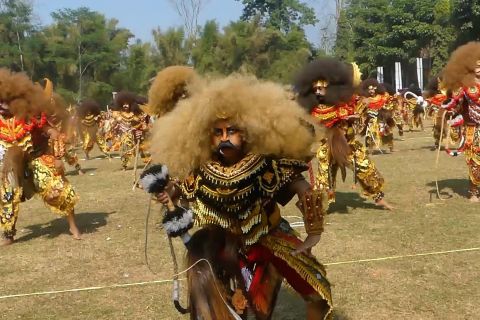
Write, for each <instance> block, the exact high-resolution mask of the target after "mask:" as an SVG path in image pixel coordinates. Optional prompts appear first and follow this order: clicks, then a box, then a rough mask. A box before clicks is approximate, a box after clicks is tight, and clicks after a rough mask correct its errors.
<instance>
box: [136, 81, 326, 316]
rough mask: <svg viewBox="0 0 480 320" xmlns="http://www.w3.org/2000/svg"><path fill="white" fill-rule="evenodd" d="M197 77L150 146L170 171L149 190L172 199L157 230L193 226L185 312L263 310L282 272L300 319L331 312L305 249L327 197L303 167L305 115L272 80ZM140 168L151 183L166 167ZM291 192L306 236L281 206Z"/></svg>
mask: <svg viewBox="0 0 480 320" xmlns="http://www.w3.org/2000/svg"><path fill="white" fill-rule="evenodd" d="M202 82H203V84H202V89H201V90H199V91H195V90H193V91H190V94H189V96H188V97H185V98H184V99H181V100H177V103H175V104H174V108H173V109H171V110H169V111H168V112H166V113H165V114H164V115H162V116H161V117H159V118H158V119H157V120H156V121H155V124H154V128H153V138H152V148H151V151H152V157H153V159H154V160H155V161H157V162H158V163H162V164H165V165H166V166H167V167H168V168H169V173H170V176H171V177H172V179H171V181H170V183H169V184H168V186H167V187H166V188H165V190H167V192H160V193H158V194H157V199H158V200H159V201H161V202H162V203H164V204H166V205H168V206H170V207H171V208H169V213H167V215H166V217H165V219H164V227H165V230H166V231H167V233H168V234H169V235H171V236H178V235H179V234H180V233H182V234H183V235H185V232H186V230H183V229H188V228H189V227H191V222H190V221H191V219H192V218H193V219H194V223H195V224H196V225H197V226H199V227H200V230H199V231H197V232H196V233H195V234H193V236H192V237H191V238H189V237H186V236H182V240H184V242H186V246H187V262H188V266H189V267H190V269H189V271H188V286H189V301H190V307H189V311H190V313H191V319H240V318H244V317H247V316H248V315H253V316H255V318H256V319H270V318H271V315H272V311H273V308H274V306H275V302H276V298H277V296H278V292H279V289H280V285H281V283H282V280H284V279H285V280H286V281H287V282H288V283H289V284H290V285H291V287H293V289H295V291H297V292H298V293H299V294H300V295H301V296H302V297H303V298H304V300H305V302H306V308H307V319H332V316H333V315H332V297H331V291H330V284H329V282H328V280H327V278H326V272H325V269H324V267H323V266H322V265H321V264H320V263H319V262H318V261H317V260H316V258H315V257H314V256H313V255H312V254H311V253H310V248H311V247H313V246H314V245H316V244H317V243H318V242H319V240H320V235H321V233H322V232H323V226H324V224H323V220H324V214H325V209H324V207H323V199H325V197H324V194H323V193H321V192H313V190H312V189H311V186H310V185H309V183H308V182H306V180H305V179H304V177H303V176H302V172H303V171H305V170H306V169H307V163H306V162H305V161H306V160H309V159H311V158H312V157H313V154H312V152H311V144H312V143H313V141H314V136H313V135H314V130H312V124H309V123H308V120H310V117H309V115H308V114H307V113H305V111H304V110H302V108H300V107H299V106H298V105H297V104H296V103H295V101H292V100H291V99H288V98H287V95H286V94H285V91H284V88H283V87H282V86H280V85H277V84H274V83H271V82H263V81H260V80H258V79H256V78H254V77H247V76H240V75H232V76H229V77H227V78H224V79H218V80H212V81H211V82H208V83H207V82H206V81H202ZM146 176H147V177H144V178H145V179H144V181H145V182H146V183H145V186H144V189H145V190H151V188H150V186H153V185H163V184H162V183H156V182H155V180H162V179H163V180H164V179H166V178H165V177H166V171H165V170H164V169H163V166H162V167H160V168H159V170H158V171H157V173H155V174H153V173H152V175H150V176H149V175H148V174H147V175H146ZM142 181H143V180H142ZM167 181H168V180H167ZM142 185H143V184H142ZM296 195H297V196H298V198H299V201H298V207H299V208H300V210H301V212H302V214H303V217H304V222H305V229H306V232H307V238H306V239H305V241H301V240H300V239H299V238H298V236H297V235H296V233H295V232H294V231H293V229H292V228H291V227H290V225H289V224H288V222H287V221H286V220H284V219H283V218H282V217H281V215H280V212H281V209H280V206H285V205H286V204H287V203H289V202H290V201H291V200H292V199H293V197H295V196H296ZM180 200H183V201H181V202H179V201H180ZM173 204H175V205H176V206H175V207H173ZM180 204H183V205H185V206H188V207H189V208H190V210H191V211H193V214H192V212H191V211H190V210H188V211H187V210H186V209H183V208H182V207H180V206H179V205H180ZM182 212H183V213H182ZM182 228H183V229H182ZM179 230H182V232H179ZM204 260H208V262H209V264H207V263H206V262H205V261H204ZM209 265H210V266H211V268H212V269H210V267H209Z"/></svg>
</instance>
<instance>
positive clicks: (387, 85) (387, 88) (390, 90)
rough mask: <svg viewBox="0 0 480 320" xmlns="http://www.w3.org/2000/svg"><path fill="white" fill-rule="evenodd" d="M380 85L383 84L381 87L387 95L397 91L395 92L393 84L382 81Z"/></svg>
mask: <svg viewBox="0 0 480 320" xmlns="http://www.w3.org/2000/svg"><path fill="white" fill-rule="evenodd" d="M382 85H383V87H384V88H385V91H386V92H387V93H388V94H389V95H391V96H393V95H395V94H396V93H397V92H396V91H395V87H394V86H393V85H391V84H390V83H388V82H384V83H382Z"/></svg>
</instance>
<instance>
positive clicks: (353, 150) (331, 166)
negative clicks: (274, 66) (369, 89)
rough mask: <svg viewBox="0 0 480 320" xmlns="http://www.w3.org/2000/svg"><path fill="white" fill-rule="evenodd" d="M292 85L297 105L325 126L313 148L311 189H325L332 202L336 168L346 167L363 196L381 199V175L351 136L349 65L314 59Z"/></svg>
mask: <svg viewBox="0 0 480 320" xmlns="http://www.w3.org/2000/svg"><path fill="white" fill-rule="evenodd" d="M295 89H296V90H297V91H298V95H297V99H298V102H299V103H300V105H301V106H303V107H304V108H305V109H307V110H308V111H309V112H310V113H311V115H312V116H313V117H314V118H316V119H317V121H318V124H319V125H321V126H323V127H324V128H326V130H327V138H325V139H322V140H321V141H320V143H319V146H318V149H317V154H316V159H317V162H318V166H317V172H316V174H315V182H314V183H315V190H318V191H324V192H327V193H328V195H329V199H328V200H329V202H330V203H332V202H335V181H336V175H337V172H338V170H339V169H340V170H341V172H342V178H345V175H346V171H345V169H346V168H349V169H350V170H352V171H353V174H354V179H355V182H358V183H360V185H361V187H362V189H363V193H364V194H365V195H366V196H369V197H372V199H373V200H375V201H379V200H381V199H383V197H384V193H383V185H384V179H383V177H382V176H381V175H380V173H379V172H378V170H377V169H376V167H375V164H374V163H373V162H372V161H371V159H370V158H369V157H368V155H367V149H366V148H365V146H364V145H363V144H362V143H360V142H359V141H357V140H356V138H355V130H354V125H353V124H354V122H355V118H357V117H356V116H355V110H357V99H356V98H355V97H354V96H353V91H354V88H353V82H352V71H351V68H350V67H349V66H348V65H347V64H345V63H343V62H340V61H337V60H335V59H333V58H323V59H319V60H316V61H314V62H312V63H310V64H309V65H307V66H306V67H305V68H304V69H303V70H302V71H301V72H300V73H299V75H298V77H297V81H296V83H295ZM316 90H318V91H319V92H321V90H324V94H323V95H316Z"/></svg>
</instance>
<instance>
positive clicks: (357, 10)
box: [334, 0, 480, 79]
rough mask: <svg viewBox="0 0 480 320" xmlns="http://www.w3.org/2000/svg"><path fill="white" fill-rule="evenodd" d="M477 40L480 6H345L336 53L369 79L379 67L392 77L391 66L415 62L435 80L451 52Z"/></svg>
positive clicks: (412, 0)
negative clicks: (352, 63)
mask: <svg viewBox="0 0 480 320" xmlns="http://www.w3.org/2000/svg"><path fill="white" fill-rule="evenodd" d="M479 37H480V1H478V0H346V1H345V4H344V7H343V8H342V10H341V12H340V17H339V21H338V27H337V39H336V43H335V48H334V52H335V55H336V56H338V57H340V58H342V59H346V60H349V61H356V62H357V63H358V64H359V65H360V68H361V70H362V71H363V73H364V74H367V75H372V74H374V73H375V70H376V67H377V66H385V67H387V68H388V69H389V70H388V71H389V72H390V74H391V72H392V69H393V65H394V62H401V63H402V64H404V65H407V66H408V65H410V66H411V65H412V64H413V63H414V62H415V58H423V60H424V63H425V64H426V68H427V69H429V71H430V73H431V74H438V73H439V72H440V71H441V69H442V68H443V66H444V65H445V64H446V62H447V60H448V57H449V55H450V53H451V51H452V50H454V49H455V48H456V47H458V46H459V45H461V44H464V43H466V42H468V41H472V40H478V39H479ZM387 78H391V77H386V79H387Z"/></svg>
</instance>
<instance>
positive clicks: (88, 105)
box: [77, 100, 101, 118]
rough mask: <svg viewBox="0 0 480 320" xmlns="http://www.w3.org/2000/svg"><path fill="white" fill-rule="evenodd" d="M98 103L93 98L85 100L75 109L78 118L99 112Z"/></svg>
mask: <svg viewBox="0 0 480 320" xmlns="http://www.w3.org/2000/svg"><path fill="white" fill-rule="evenodd" d="M100 110H101V108H100V104H98V102H96V101H93V100H87V101H84V102H82V103H81V104H80V106H79V107H78V109H77V115H78V117H80V118H85V117H86V116H87V115H88V114H93V115H95V116H97V115H99V114H100Z"/></svg>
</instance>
